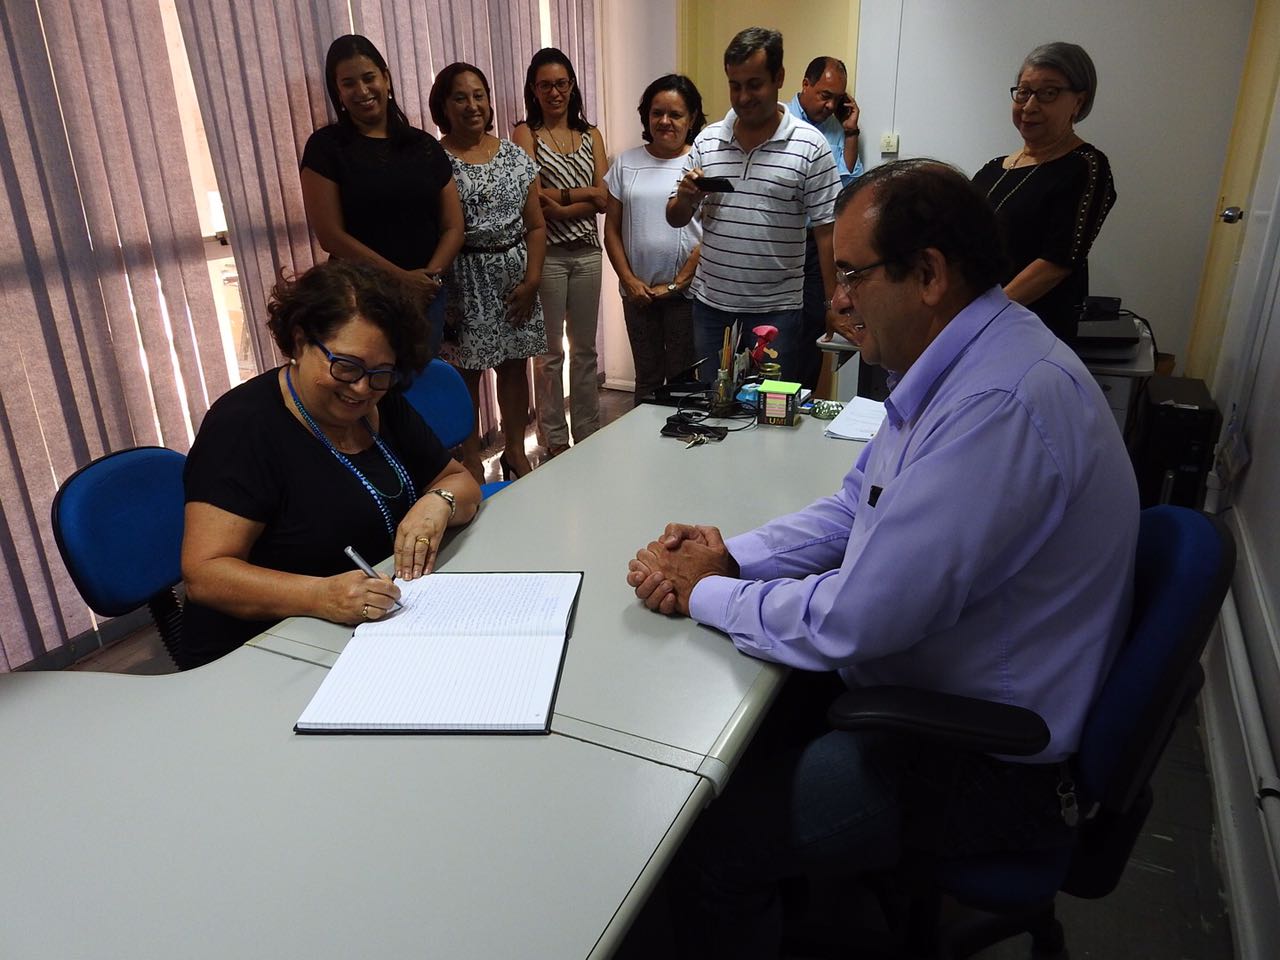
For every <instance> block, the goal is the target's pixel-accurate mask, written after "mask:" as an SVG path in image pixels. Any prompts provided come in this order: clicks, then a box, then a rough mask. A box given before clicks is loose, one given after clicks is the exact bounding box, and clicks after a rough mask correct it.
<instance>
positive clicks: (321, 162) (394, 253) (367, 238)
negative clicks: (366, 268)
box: [301, 123, 453, 270]
mask: <svg viewBox="0 0 1280 960" xmlns="http://www.w3.org/2000/svg"><path fill="white" fill-rule="evenodd" d="M301 166H302V167H304V168H308V169H311V170H314V171H315V172H316V173H318V174H320V176H322V177H324V178H325V179H326V180H332V181H333V182H334V183H336V184H337V185H338V195H339V198H340V200H341V203H342V223H343V226H344V228H345V229H346V231H347V233H349V234H351V235H352V236H353V237H355V238H356V239H357V240H359V241H360V242H361V243H363V244H364V245H365V246H366V247H368V248H369V249H370V250H373V251H374V252H375V253H377V254H380V255H381V256H383V257H386V258H387V259H388V260H390V261H391V262H392V263H394V264H395V265H396V266H397V267H400V268H401V269H402V270H419V269H421V268H422V267H425V266H426V265H427V262H428V261H429V260H430V259H431V255H432V254H433V253H435V249H436V244H437V243H438V242H439V240H440V191H441V190H443V189H444V186H445V184H447V183H448V182H449V178H450V177H452V176H453V167H452V166H451V165H450V164H449V157H448V156H447V155H446V154H445V152H444V148H443V147H441V146H440V144H439V142H438V141H437V140H436V138H435V137H433V136H431V134H429V133H427V132H426V131H425V130H419V129H418V128H416V127H410V128H409V131H408V133H407V134H406V135H405V137H404V138H403V139H402V140H401V141H400V142H398V143H393V142H392V141H391V140H390V139H386V138H378V137H366V136H363V135H362V134H360V133H357V132H356V131H355V130H353V129H351V128H349V127H346V126H344V125H342V124H338V123H333V124H330V125H329V126H327V127H321V128H320V129H319V130H317V131H316V132H315V133H313V134H312V135H311V136H310V137H309V138H308V139H307V145H306V147H305V148H304V149H303V151H302V164H301Z"/></svg>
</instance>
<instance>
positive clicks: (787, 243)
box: [667, 27, 840, 383]
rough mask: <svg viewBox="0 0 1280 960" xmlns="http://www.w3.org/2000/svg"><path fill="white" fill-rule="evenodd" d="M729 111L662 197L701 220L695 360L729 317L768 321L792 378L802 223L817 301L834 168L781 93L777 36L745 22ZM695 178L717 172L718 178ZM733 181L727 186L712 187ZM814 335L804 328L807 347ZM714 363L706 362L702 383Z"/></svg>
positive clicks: (733, 57) (800, 332)
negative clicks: (815, 270)
mask: <svg viewBox="0 0 1280 960" xmlns="http://www.w3.org/2000/svg"><path fill="white" fill-rule="evenodd" d="M724 72H725V78H726V79H727V80H728V84H729V101H730V103H731V104H732V109H730V111H729V112H728V114H727V115H726V116H725V118H724V119H723V120H721V121H720V122H719V123H713V124H709V125H708V126H707V127H706V128H705V129H704V130H703V131H702V132H701V133H699V134H698V136H697V138H696V139H695V140H694V141H693V147H692V149H691V150H690V151H689V153H688V155H687V156H686V158H685V163H684V171H683V176H682V178H681V179H680V180H679V181H678V182H677V184H676V186H675V189H674V190H673V191H672V194H671V198H670V199H669V200H668V201H667V222H668V223H670V224H671V225H672V226H673V227H682V226H684V225H685V224H687V223H688V222H689V221H690V220H692V219H693V217H694V214H695V213H697V214H700V215H701V217H702V257H701V259H700V260H699V261H698V269H697V272H696V273H695V274H694V277H693V284H692V286H691V287H690V289H691V291H692V293H693V297H694V301H693V342H694V347H695V348H696V350H697V355H698V356H699V357H700V358H707V357H715V356H718V355H719V353H720V351H721V346H722V344H723V342H724V332H725V330H727V329H728V328H729V327H731V326H732V325H733V324H734V323H735V322H740V323H741V326H742V342H750V340H751V339H752V338H751V329H752V328H753V327H756V326H760V325H769V326H773V327H777V329H778V337H777V339H776V340H774V342H773V347H774V349H776V350H777V352H778V358H777V359H778V363H779V364H781V366H782V378H783V379H784V380H798V379H800V376H801V372H802V371H801V367H802V361H803V355H804V346H805V344H804V342H803V341H804V336H805V330H804V284H805V254H804V250H805V236H806V229H807V228H811V229H812V232H813V238H814V243H815V246H816V248H817V258H818V265H819V268H820V275H821V277H822V287H823V299H824V300H826V301H828V302H829V301H830V299H831V297H832V295H833V291H834V287H835V272H834V268H833V266H832V255H831V224H832V222H833V220H834V218H835V213H834V205H835V199H836V194H837V193H839V191H840V177H839V175H838V174H837V173H836V164H835V158H834V157H833V156H832V154H831V149H830V147H829V146H828V145H827V141H826V139H825V138H824V137H823V136H822V134H821V133H819V132H818V131H817V130H816V129H815V128H814V127H813V126H812V125H811V124H808V123H805V122H803V121H801V120H799V119H797V118H796V117H794V116H792V114H791V113H790V111H788V110H787V108H786V105H785V104H783V103H779V102H778V95H779V93H780V91H781V89H782V85H783V83H784V81H785V74H784V71H783V67H782V34H780V33H779V32H778V31H776V30H769V29H766V28H763V27H749V28H747V29H746V30H743V31H741V32H740V33H739V34H738V35H737V36H735V37H734V38H733V40H732V41H731V42H730V44H729V46H728V48H727V49H726V50H725V52H724ZM703 177H711V178H724V179H725V180H727V181H728V183H727V184H719V183H715V182H714V181H713V182H707V181H706V180H704V179H702V178H703ZM723 186H731V187H732V188H733V189H732V190H722V189H717V188H719V187H723ZM815 337H816V334H815V335H814V336H811V337H809V343H810V345H812V343H813V340H814V339H815ZM717 366H718V363H717V362H716V361H714V360H713V361H711V362H704V363H703V365H702V368H701V370H700V377H701V379H702V381H703V382H704V383H710V382H711V380H712V379H713V378H714V377H715V373H716V367H717Z"/></svg>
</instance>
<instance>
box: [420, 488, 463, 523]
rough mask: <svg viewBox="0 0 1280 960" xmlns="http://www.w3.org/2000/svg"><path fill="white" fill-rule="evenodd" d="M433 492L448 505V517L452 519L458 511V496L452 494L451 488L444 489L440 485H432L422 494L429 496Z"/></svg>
mask: <svg viewBox="0 0 1280 960" xmlns="http://www.w3.org/2000/svg"><path fill="white" fill-rule="evenodd" d="M433 493H434V494H435V495H436V496H437V497H439V498H440V499H441V500H443V501H444V502H445V503H447V504H448V505H449V519H450V520H452V519H453V515H454V514H455V513H457V512H458V498H457V497H455V496H454V495H453V491H452V490H444V489H441V488H440V487H432V488H431V489H430V490H428V491H427V492H426V494H424V496H430V495H431V494H433Z"/></svg>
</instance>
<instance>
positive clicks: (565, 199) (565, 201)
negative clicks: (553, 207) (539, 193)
mask: <svg viewBox="0 0 1280 960" xmlns="http://www.w3.org/2000/svg"><path fill="white" fill-rule="evenodd" d="M572 202H573V201H572V200H571V199H570V197H569V188H568V187H561V188H560V205H561V206H563V207H567V206H568V205H569V204H570V203H572Z"/></svg>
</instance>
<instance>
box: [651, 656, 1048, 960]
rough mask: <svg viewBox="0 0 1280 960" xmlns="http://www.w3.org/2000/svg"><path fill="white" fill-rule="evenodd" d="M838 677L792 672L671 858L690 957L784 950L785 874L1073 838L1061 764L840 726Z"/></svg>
mask: <svg viewBox="0 0 1280 960" xmlns="http://www.w3.org/2000/svg"><path fill="white" fill-rule="evenodd" d="M843 689H844V686H843V684H842V682H841V681H840V679H839V677H838V676H836V675H835V674H815V673H801V672H796V673H793V674H792V676H791V677H790V679H789V680H788V681H787V685H786V687H785V688H784V689H783V691H782V693H781V694H780V695H779V698H778V701H777V703H775V704H774V706H773V709H772V710H771V711H770V714H769V716H768V718H766V720H765V723H764V725H763V726H762V727H761V730H760V732H759V733H758V734H757V736H756V738H755V740H754V741H753V742H752V744H751V746H750V748H749V749H748V750H747V752H746V754H745V755H744V757H743V759H742V762H741V763H740V764H739V766H738V769H737V770H736V771H735V772H734V774H733V777H732V778H731V779H730V781H729V784H728V786H727V787H726V788H725V791H724V793H723V794H722V795H721V796H720V797H719V798H717V799H716V800H715V801H714V802H712V804H711V806H709V807H708V808H707V809H706V810H705V811H703V813H702V816H701V817H700V818H699V820H698V822H697V823H696V824H694V827H693V829H692V830H691V831H690V833H689V836H688V838H687V839H686V840H685V842H684V845H683V846H682V847H681V849H680V852H679V854H678V855H677V857H676V860H675V862H674V864H673V865H672V868H671V872H670V874H669V878H670V880H671V886H670V893H671V897H672V899H671V915H672V920H673V922H674V924H675V928H676V936H677V938H678V941H679V943H680V944H681V948H682V950H684V951H685V955H686V956H689V957H726V958H728V957H734V958H756V957H759V958H765V957H769V958H775V957H777V956H778V951H779V947H780V942H781V936H782V905H781V900H780V896H779V881H780V880H782V879H784V878H787V877H796V876H821V875H824V874H826V875H833V874H835V875H840V874H843V875H846V876H847V875H853V874H865V873H871V872H879V871H883V870H885V869H887V868H889V867H891V866H893V865H895V864H896V863H897V862H898V861H899V860H900V859H901V856H902V854H903V852H904V851H906V850H913V851H919V852H922V853H925V854H936V855H940V856H963V855H969V854H975V853H980V852H991V851H997V850H1010V849H1027V848H1031V847H1040V846H1050V845H1057V844H1062V843H1068V842H1070V839H1071V834H1070V831H1069V830H1068V829H1067V828H1066V827H1065V825H1064V824H1063V822H1062V820H1061V817H1060V815H1059V813H1058V804H1057V792H1056V787H1057V782H1058V777H1059V770H1058V767H1057V765H1039V766H1028V765H1025V764H1014V763H1006V762H1003V761H1000V760H996V759H995V758H994V757H988V756H985V755H981V754H969V753H963V752H960V751H956V750H951V749H942V748H931V747H924V746H922V745H921V744H920V743H918V742H916V741H911V740H907V739H904V738H900V737H890V736H888V735H880V734H868V733H851V732H845V731H837V730H831V729H830V728H829V727H828V726H827V723H826V709H827V706H828V704H829V703H830V702H831V701H832V700H833V699H835V697H836V696H838V695H839V694H840V693H841V692H842V691H843Z"/></svg>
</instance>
